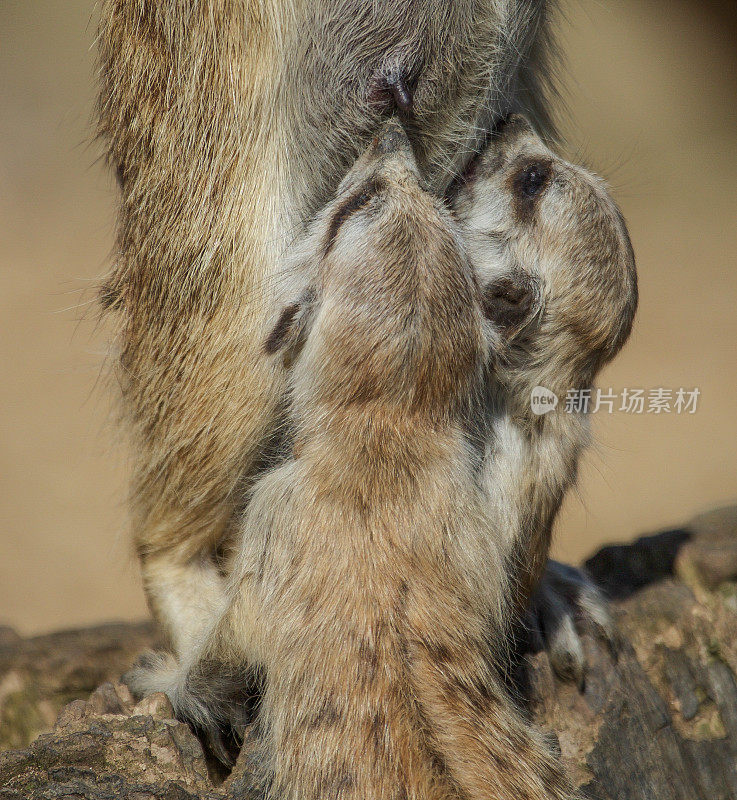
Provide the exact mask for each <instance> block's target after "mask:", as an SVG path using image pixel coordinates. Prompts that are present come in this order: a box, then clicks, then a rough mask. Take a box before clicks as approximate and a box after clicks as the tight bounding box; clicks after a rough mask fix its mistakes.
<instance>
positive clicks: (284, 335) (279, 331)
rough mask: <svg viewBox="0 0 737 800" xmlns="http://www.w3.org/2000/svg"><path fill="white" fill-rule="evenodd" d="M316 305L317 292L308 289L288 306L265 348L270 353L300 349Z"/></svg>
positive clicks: (269, 336) (268, 337) (267, 340)
mask: <svg viewBox="0 0 737 800" xmlns="http://www.w3.org/2000/svg"><path fill="white" fill-rule="evenodd" d="M314 305H315V293H314V292H313V291H312V290H311V289H306V290H305V291H304V292H303V293H302V296H301V297H300V299H299V300H296V301H295V302H294V303H290V304H289V305H288V306H286V308H284V309H283V310H282V312H281V314H280V315H279V319H278V320H277V321H276V325H274V327H273V328H272V330H271V333H270V334H269V335H268V336H267V337H266V341H265V342H264V350H265V351H266V352H267V353H268V354H269V355H273V354H274V353H278V352H279V351H285V352H286V353H289V354H292V353H293V352H295V351H296V350H298V349H299V348H300V347H301V346H302V344H303V343H304V340H305V338H306V335H307V329H308V327H309V321H310V319H311V318H312V314H313V309H314Z"/></svg>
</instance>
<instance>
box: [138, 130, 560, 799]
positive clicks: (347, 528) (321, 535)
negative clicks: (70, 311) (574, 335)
mask: <svg viewBox="0 0 737 800" xmlns="http://www.w3.org/2000/svg"><path fill="white" fill-rule="evenodd" d="M336 220H337V224H336ZM300 253H301V254H302V257H303V258H305V256H306V260H300V259H299V258H298V259H297V261H296V262H295V263H294V264H293V272H294V275H296V276H304V277H303V279H302V280H303V282H304V284H305V285H306V286H307V287H308V288H307V289H306V290H302V291H296V290H293V295H294V296H296V297H297V298H298V299H296V300H294V299H292V302H289V303H288V304H287V305H286V310H285V312H283V314H282V315H281V318H280V319H279V321H278V322H276V324H275V327H274V333H273V334H272V335H271V336H269V337H268V339H267V342H268V349H269V350H270V351H271V352H277V353H283V354H284V357H285V358H286V359H287V360H288V361H289V362H291V363H293V366H292V368H291V376H290V387H291V397H292V405H291V412H290V418H291V424H292V425H293V427H294V438H293V441H294V451H293V454H292V457H291V458H288V459H287V460H286V462H285V463H284V464H282V465H281V466H278V467H276V468H275V469H273V470H272V471H270V472H268V473H266V474H265V475H264V476H263V477H262V478H260V480H259V481H258V482H257V483H256V484H255V487H254V490H253V492H252V494H251V497H250V502H249V504H248V506H247V509H246V512H245V516H244V519H243V522H242V526H241V529H240V534H241V535H240V536H239V552H238V554H237V556H236V558H235V561H234V565H233V569H232V584H231V588H230V601H229V603H228V604H227V605H226V606H225V607H224V609H223V610H222V614H221V615H220V617H219V619H217V620H216V621H215V622H214V624H213V627H212V629H211V631H210V632H209V634H208V635H207V636H206V637H205V638H204V639H203V641H202V643H201V644H200V647H199V648H198V649H197V650H195V651H194V652H193V653H190V654H189V657H188V658H187V659H186V660H185V662H184V663H183V664H182V666H181V667H180V668H177V667H173V671H172V672H171V673H170V674H167V673H166V671H164V672H163V673H162V672H158V673H156V672H154V673H153V675H152V674H150V673H149V672H147V671H146V670H139V671H138V672H137V673H134V674H133V675H131V676H129V678H128V680H129V681H130V683H131V684H132V686H133V687H134V688H135V689H136V690H137V691H138V692H139V693H140V692H145V691H150V690H152V689H164V690H166V691H167V692H168V693H169V695H170V697H171V699H172V702H173V703H174V706H175V708H176V710H177V713H178V714H179V715H180V716H181V717H183V718H185V719H188V720H190V721H192V722H194V723H195V724H196V725H198V726H199V727H200V728H204V729H205V730H206V731H208V732H209V733H210V735H211V736H212V737H213V738H215V739H217V736H218V731H219V728H220V726H222V725H224V724H225V723H227V722H229V721H233V720H234V719H235V720H237V719H238V715H239V713H240V709H239V708H238V706H237V705H236V706H235V707H234V705H233V696H234V695H237V693H238V691H239V689H240V687H242V686H243V685H244V684H245V683H246V679H247V676H248V675H249V673H250V671H252V670H254V669H258V670H259V671H260V672H261V674H262V675H263V696H262V699H261V702H260V707H259V714H258V722H257V736H256V742H255V746H254V749H253V752H252V753H251V763H250V766H251V769H252V770H253V775H254V783H255V788H256V790H257V792H258V791H265V793H266V796H267V797H270V798H279V799H280V800H282V799H284V800H286V799H287V798H290V799H291V798H293V799H294V800H296V799H297V798H299V800H309V799H310V798H315V800H317V798H326V797H337V798H361V800H369V799H370V798H377V800H378V799H379V798H397V800H400V799H402V798H411V800H420V799H422V800H440V799H441V798H442V800H451V798H452V799H454V800H460V799H461V798H464V799H465V800H489V799H490V798H491V800H544V799H545V800H552V799H558V800H563V798H571V797H572V793H571V790H570V788H569V787H568V784H567V782H566V779H565V777H564V775H563V772H562V767H561V766H560V764H559V762H558V759H557V757H556V756H555V755H553V753H552V752H551V751H550V749H549V748H548V747H547V745H546V744H545V742H544V740H543V738H542V737H541V736H540V734H539V733H537V732H536V731H535V730H533V729H532V728H531V727H530V726H529V724H528V723H527V722H526V721H525V720H524V719H523V718H522V717H521V715H520V714H519V712H518V711H517V710H516V709H515V707H514V705H513V704H512V702H511V701H510V699H509V697H508V696H507V694H506V691H505V689H504V686H503V683H502V680H501V678H500V676H499V669H500V668H502V666H503V664H504V657H503V642H504V641H505V638H506V633H507V624H508V620H509V618H510V611H509V600H510V595H511V591H510V585H509V581H508V575H507V570H506V565H507V562H508V556H509V552H510V548H511V544H512V543H511V542H509V541H507V539H506V537H505V536H504V535H503V533H502V532H501V531H498V530H497V529H496V528H495V520H494V518H493V516H491V515H490V513H489V506H488V503H487V498H486V496H485V491H484V489H483V487H482V485H481V484H480V483H479V481H478V480H477V477H478V476H477V469H478V456H479V453H478V452H477V451H476V449H475V447H474V445H473V442H472V437H470V436H469V423H470V422H471V419H472V408H473V405H474V402H475V401H476V400H477V398H478V396H479V394H480V393H483V391H484V387H485V386H486V383H487V371H488V369H489V365H490V362H492V363H493V361H494V358H495V355H494V354H495V348H496V347H498V346H499V344H500V341H499V338H498V334H497V332H496V331H495V330H494V329H493V328H492V327H491V326H489V324H488V323H487V322H486V320H485V319H484V316H483V313H482V303H481V300H482V297H481V292H480V287H479V284H478V282H477V280H476V277H475V275H474V273H473V271H472V269H471V267H470V265H469V263H468V262H467V260H466V258H465V254H464V251H463V248H462V244H461V241H460V239H459V238H458V232H457V230H456V224H455V222H454V221H453V219H452V217H451V216H450V214H449V212H448V211H447V210H446V209H445V208H444V207H443V205H442V204H441V203H439V202H438V201H436V200H434V199H433V198H432V196H431V195H430V194H428V193H427V192H426V191H424V190H423V189H422V188H421V186H420V183H419V173H418V170H417V167H416V165H415V162H414V159H413V157H412V154H411V151H410V148H409V142H408V141H407V139H406V138H405V137H404V134H403V132H402V131H401V129H399V128H398V127H395V128H390V129H389V130H388V131H387V132H386V133H385V134H384V136H383V137H382V138H381V140H380V141H379V142H377V144H376V145H374V146H373V147H372V148H371V149H370V150H369V152H368V153H367V155H366V156H364V157H363V158H362V159H361V160H359V162H358V163H357V165H356V166H355V167H354V168H353V170H351V172H350V173H349V175H348V176H347V178H346V180H345V181H344V183H343V184H342V186H341V189H340V191H339V193H338V198H337V199H336V200H335V201H334V202H333V203H331V204H329V205H328V207H327V208H326V209H325V211H324V212H322V213H321V214H320V216H319V217H318V219H317V220H316V222H315V224H314V225H313V226H312V227H311V229H310V232H309V234H308V237H307V239H306V242H305V243H304V244H303V245H302V246H301V248H300ZM294 280H297V279H296V278H295V279H294Z"/></svg>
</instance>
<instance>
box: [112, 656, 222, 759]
mask: <svg viewBox="0 0 737 800" xmlns="http://www.w3.org/2000/svg"><path fill="white" fill-rule="evenodd" d="M122 681H123V683H125V684H126V685H127V686H128V688H129V689H130V690H131V693H132V694H133V696H134V697H135V698H136V699H141V698H142V697H147V696H148V695H151V694H154V693H155V692H163V693H164V694H166V696H167V697H168V698H169V700H170V701H171V704H172V707H173V708H174V714H175V716H176V718H177V719H178V720H180V721H182V722H186V723H187V724H189V725H190V726H191V727H192V728H193V730H194V731H195V732H196V733H197V735H198V736H199V737H200V739H201V740H202V742H203V743H204V744H205V746H206V748H207V749H208V750H209V751H210V752H211V753H212V755H213V756H214V757H215V758H216V759H217V760H218V761H220V762H221V763H223V764H225V765H226V766H227V767H232V766H233V764H234V763H235V757H234V752H233V751H234V746H235V745H237V743H236V742H235V741H234V736H233V733H232V730H231V726H230V725H229V724H228V723H227V721H223V720H221V719H220V715H219V714H218V713H217V706H218V703H217V702H216V699H215V697H214V696H213V697H212V698H209V700H210V701H209V702H208V697H207V692H206V691H203V692H195V691H193V690H192V686H193V683H194V681H193V680H192V676H191V675H190V674H189V673H188V671H187V670H186V669H184V668H183V667H182V665H181V664H180V663H179V662H178V661H177V660H176V659H175V658H174V656H173V655H171V654H170V653H165V652H156V653H154V652H147V653H143V654H142V655H141V656H139V658H138V660H137V661H136V663H135V664H134V665H133V667H132V668H131V669H130V670H129V671H128V672H126V673H125V675H123V677H122ZM236 753H237V750H236Z"/></svg>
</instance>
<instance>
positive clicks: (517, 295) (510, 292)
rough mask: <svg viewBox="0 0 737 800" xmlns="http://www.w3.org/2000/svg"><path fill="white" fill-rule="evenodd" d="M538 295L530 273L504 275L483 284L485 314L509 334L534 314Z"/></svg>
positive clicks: (514, 331)
mask: <svg viewBox="0 0 737 800" xmlns="http://www.w3.org/2000/svg"><path fill="white" fill-rule="evenodd" d="M537 297H538V291H537V286H536V284H535V281H533V280H532V278H531V277H530V276H529V275H527V274H526V273H521V272H515V273H512V274H511V275H504V276H503V277H500V278H497V279H496V280H494V281H492V283H490V284H488V286H486V287H484V290H483V309H484V314H485V315H486V318H487V319H489V320H491V322H493V323H494V324H495V325H497V326H498V327H499V328H500V329H501V330H502V332H503V333H504V334H505V335H506V336H512V335H513V334H514V333H516V332H517V331H518V330H519V329H520V327H522V325H524V324H525V322H527V320H528V319H530V317H531V316H532V315H533V313H534V310H535V307H536V305H537Z"/></svg>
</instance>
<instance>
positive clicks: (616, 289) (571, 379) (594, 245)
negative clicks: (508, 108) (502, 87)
mask: <svg viewBox="0 0 737 800" xmlns="http://www.w3.org/2000/svg"><path fill="white" fill-rule="evenodd" d="M452 204H453V207H454V209H455V211H456V213H457V215H458V218H459V222H460V225H461V228H462V230H463V234H464V238H465V240H466V247H467V250H468V254H469V258H470V260H471V262H472V264H473V265H474V268H475V269H476V270H477V274H478V278H479V282H480V284H481V291H482V294H483V298H484V301H483V302H484V310H485V313H486V315H487V317H488V318H489V319H490V320H492V321H493V322H495V323H496V324H497V325H498V326H499V327H500V328H501V329H502V330H503V331H505V335H506V338H507V340H508V342H509V346H510V363H511V364H512V365H513V366H514V365H516V366H517V367H518V370H517V371H518V372H519V371H520V370H521V371H527V372H529V375H527V377H528V378H529V379H530V380H534V381H535V382H536V383H540V384H542V385H544V386H547V387H548V388H550V389H552V390H556V389H558V390H559V391H560V390H562V391H565V389H567V388H585V387H586V386H587V385H589V384H590V383H591V382H592V381H593V379H594V377H595V375H596V373H597V372H598V370H599V369H600V368H601V367H602V366H603V365H604V364H605V363H606V362H608V361H609V360H610V359H612V358H613V357H614V356H615V355H616V354H617V352H618V351H619V350H620V348H621V347H622V345H623V344H624V342H625V341H626V339H627V337H628V335H629V332H630V329H631V327H632V320H633V318H634V314H635V310H636V307H637V278H636V273H635V260H634V254H633V251H632V246H631V244H630V240H629V236H628V234H627V229H626V227H625V223H624V220H623V218H622V215H621V213H620V211H619V209H618V208H617V206H616V204H615V203H614V201H613V200H612V198H611V197H610V195H609V194H608V192H607V189H606V187H605V186H604V184H603V182H602V181H601V180H600V179H599V178H597V177H596V176H595V175H593V174H591V173H590V172H587V171H586V170H585V169H583V168H582V167H579V166H575V165H573V164H570V163H568V162H566V161H564V160H563V159H561V158H559V157H558V156H556V155H555V154H554V153H552V152H551V151H550V150H549V149H548V148H547V147H546V146H545V144H543V142H542V141H541V139H540V138H539V137H538V136H537V135H536V134H535V133H534V132H533V130H532V128H531V127H530V125H529V124H528V123H527V121H526V120H525V118H524V117H521V116H520V115H513V116H511V117H509V118H508V119H507V120H505V121H504V122H503V123H501V124H500V125H499V127H498V129H497V131H496V132H495V134H494V135H493V136H492V138H491V139H490V141H489V143H488V145H487V147H486V148H485V150H484V151H483V152H482V153H481V154H480V155H479V157H478V158H477V159H476V161H475V162H474V163H473V164H472V166H471V169H470V171H469V173H468V174H467V175H466V176H465V180H464V181H463V183H462V184H461V185H460V186H459V187H458V190H457V192H456V194H455V196H454V197H453V200H452ZM546 381H547V382H546Z"/></svg>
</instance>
